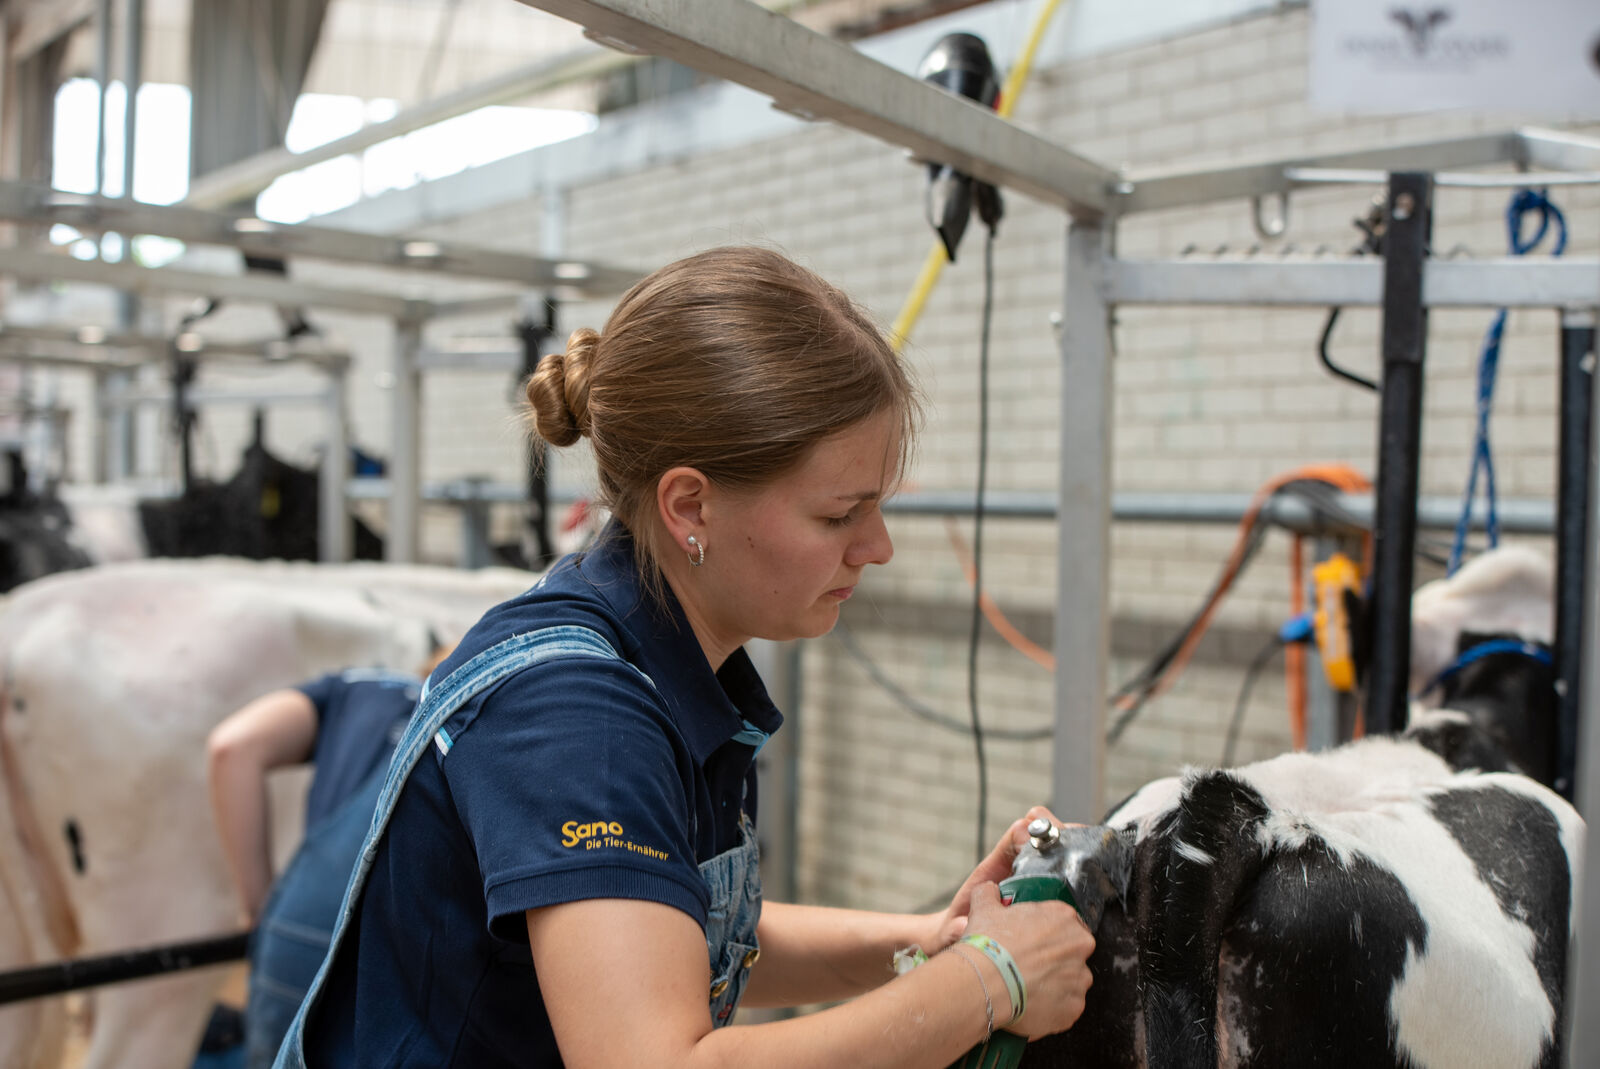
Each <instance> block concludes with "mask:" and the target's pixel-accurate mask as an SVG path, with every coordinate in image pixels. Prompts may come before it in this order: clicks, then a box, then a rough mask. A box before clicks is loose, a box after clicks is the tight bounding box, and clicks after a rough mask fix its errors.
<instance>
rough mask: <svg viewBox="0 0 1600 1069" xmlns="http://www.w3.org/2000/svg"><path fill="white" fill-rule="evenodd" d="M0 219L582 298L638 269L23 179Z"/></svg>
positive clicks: (618, 285)
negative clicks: (268, 218) (271, 219)
mask: <svg viewBox="0 0 1600 1069" xmlns="http://www.w3.org/2000/svg"><path fill="white" fill-rule="evenodd" d="M0 219H9V220H13V221H15V222H21V223H38V224H50V223H61V224H65V225H67V226H70V227H73V228H74V229H77V230H81V231H87V232H90V233H100V232H104V231H108V230H109V231H115V232H117V233H119V234H158V235H160V236H162V237H168V238H175V239H176V240H178V241H185V242H190V243H192V244H200V245H224V246H228V247H231V248H236V249H239V250H240V251H241V252H246V253H250V254H251V255H259V256H292V257H307V258H310V259H315V260H330V261H336V262H341V263H351V264H361V265H363V266H371V267H382V268H391V269H394V270H400V271H428V272H434V273H445V274H449V275H454V276H460V277H466V278H487V279H496V280H500V281H506V282H516V283H518V284H520V285H522V286H526V287H528V288H530V289H554V288H556V287H558V286H559V287H562V288H563V289H565V290H576V291H580V292H581V293H582V294H583V295H587V296H606V295H610V294H616V293H621V292H622V291H623V290H625V289H627V288H628V287H629V286H631V285H633V284H634V283H635V282H637V281H638V280H639V278H640V277H641V275H640V272H638V271H633V270H630V269H628V268H623V267H615V266H611V265H607V264H600V263H592V262H589V261H584V260H566V259H562V260H556V259H546V258H544V257H538V256H522V255H518V254H516V253H510V252H501V251H499V250H496V249H484V248H476V247H473V246H468V245H458V244H454V243H451V242H446V241H437V240H435V239H433V238H420V237H406V236H395V235H388V234H368V233H362V232H360V231H355V230H341V229H338V228H335V227H325V226H311V225H307V224H305V223H296V224H292V225H289V224H283V223H272V222H268V221H266V220H264V219H258V218H256V217H255V216H253V215H236V214H230V213H227V212H210V211H202V210H199V209H196V208H189V207H184V206H182V205H160V204H141V203H140V202H138V201H134V200H124V199H120V198H119V199H112V198H107V197H93V196H86V195H84V194H80V193H63V192H61V191H59V190H53V189H50V188H49V187H47V186H44V185H39V184H36V183H29V182H9V181H0Z"/></svg>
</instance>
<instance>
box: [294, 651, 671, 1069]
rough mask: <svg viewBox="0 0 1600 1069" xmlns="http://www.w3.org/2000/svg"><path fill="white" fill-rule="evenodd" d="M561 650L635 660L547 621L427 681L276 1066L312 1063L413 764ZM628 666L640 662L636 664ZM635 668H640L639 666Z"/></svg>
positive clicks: (560, 654)
mask: <svg viewBox="0 0 1600 1069" xmlns="http://www.w3.org/2000/svg"><path fill="white" fill-rule="evenodd" d="M559 657H596V658H602V659H609V660H615V661H622V662H623V663H624V664H628V662H627V661H626V660H624V659H623V658H622V657H621V656H620V655H619V654H618V653H617V651H616V650H614V649H612V647H611V644H610V643H608V642H607V641H606V640H605V639H604V638H602V637H601V636H600V635H599V634H597V633H596V632H594V631H591V630H590V629H588V628H587V627H575V626H561V627H547V628H542V629H540V630H538V631H528V632H524V633H523V634H520V635H514V636H512V637H511V638H508V639H506V640H505V641H504V642H501V643H499V644H497V645H494V646H491V647H489V648H488V649H486V650H484V651H483V652H482V653H480V654H478V655H477V656H476V657H473V658H472V659H471V660H469V661H467V662H466V663H465V664H463V665H461V666H459V667H458V668H456V670H455V671H453V672H451V673H450V674H449V675H448V676H446V677H445V678H444V679H443V680H442V681H441V682H440V683H439V685H438V686H437V687H435V686H434V685H433V680H432V678H430V679H429V680H428V682H427V684H425V685H424V686H423V689H422V700H421V701H420V702H419V703H418V705H417V711H416V712H415V713H413V714H412V715H411V722H410V723H409V724H407V725H406V730H405V733H404V734H403V735H401V736H400V742H399V745H398V746H396V747H395V753H394V759H393V760H392V761H391V762H390V764H389V772H388V775H387V776H386V777H385V778H384V782H383V789H382V790H381V791H380V792H379V794H378V805H377V809H376V810H375V811H374V812H373V814H372V824H371V826H370V827H369V828H368V829H367V837H366V840H365V841H364V842H363V843H362V845H361V856H360V857H359V858H358V859H357V861H356V867H355V870H354V871H353V872H352V873H351V874H350V882H349V884H348V885H347V886H346V887H345V892H344V903H343V905H341V906H340V907H339V920H338V923H337V924H336V925H335V926H334V929H333V939H332V941H331V942H330V943H329V944H328V953H327V956H325V957H324V958H323V959H322V967H321V968H320V969H318V970H317V976H316V979H315V980H313V981H312V982H311V989H310V991H308V992H307V993H306V997H305V1000H304V1001H303V1002H301V1003H300V1009H299V1010H298V1011H297V1012H296V1013H295V1017H294V1021H293V1023H292V1024H291V1025H290V1026H289V1033H288V1035H287V1036H285V1037H284V1044H283V1046H282V1047H281V1048H280V1049H279V1051H278V1058H277V1061H275V1062H274V1063H273V1065H274V1066H275V1069H305V1067H306V1062H305V1046H304V1040H305V1023H306V1014H307V1012H308V1010H309V1009H310V1007H311V1006H312V1004H313V1003H315V1002H316V1000H317V996H318V995H319V994H320V993H321V991H322V985H323V982H324V981H325V980H326V979H327V975H328V971H329V968H330V967H331V965H332V962H333V959H334V955H335V954H337V953H338V950H339V945H340V943H341V942H342V941H343V938H344V934H345V931H346V929H347V928H348V927H349V925H350V921H351V918H352V917H353V916H354V915H355V911H356V906H357V904H358V902H359V900H360V897H361V890H362V888H363V887H364V886H365V885H366V880H367V873H368V872H370V871H371V869H372V863H373V860H374V859H375V858H376V857H377V855H378V845H379V842H380V840H381V839H382V838H383V833H384V829H386V828H387V827H388V826H389V818H390V817H391V816H393V814H394V807H395V803H396V801H398V799H399V797H400V791H401V788H403V787H404V786H405V783H406V780H407V779H408V778H409V777H410V775H411V770H412V769H413V768H415V767H416V765H417V762H418V761H419V760H421V758H422V755H423V754H424V753H426V752H427V750H428V747H430V746H433V745H439V746H440V748H441V749H443V750H446V751H447V750H448V748H449V740H448V736H446V737H444V738H442V739H441V738H439V736H440V735H441V729H442V728H443V727H444V724H445V721H447V720H449V719H450V717H451V716H453V715H454V714H455V712H456V710H458V709H460V708H461V707H462V706H463V705H465V704H466V703H467V702H469V701H471V700H472V698H473V697H474V696H476V695H477V694H479V693H481V692H482V691H484V690H486V689H488V688H489V687H492V686H493V685H495V684H496V683H498V682H500V681H501V680H502V679H505V678H506V677H507V676H509V675H512V674H514V673H516V672H519V671H521V670H522V669H524V668H527V667H529V666H530V665H535V664H539V663H542V662H544V661H549V660H553V659H555V658H559ZM629 667H630V668H631V667H633V666H632V665H631V664H630V665H629ZM633 670H634V671H635V672H639V670H638V669H637V668H634V669H633ZM639 677H640V678H641V679H643V680H644V681H645V682H647V683H650V685H651V687H652V688H653V687H654V686H655V684H654V683H653V682H651V680H650V677H649V676H647V675H645V674H644V673H643V672H639Z"/></svg>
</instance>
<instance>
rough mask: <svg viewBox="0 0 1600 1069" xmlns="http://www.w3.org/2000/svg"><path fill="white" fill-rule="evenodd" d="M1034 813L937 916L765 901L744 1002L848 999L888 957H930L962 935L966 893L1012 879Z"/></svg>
mask: <svg viewBox="0 0 1600 1069" xmlns="http://www.w3.org/2000/svg"><path fill="white" fill-rule="evenodd" d="M1036 817H1045V818H1047V819H1049V820H1051V821H1052V822H1055V818H1054V817H1053V816H1052V815H1051V813H1050V812H1049V810H1047V809H1044V808H1042V807H1038V806H1036V807H1034V808H1033V809H1032V810H1030V811H1029V812H1028V815H1027V816H1025V817H1023V818H1022V819H1021V820H1018V821H1016V822H1015V823H1014V824H1012V825H1011V827H1010V828H1008V829H1006V832H1005V834H1004V835H1002V836H1001V837H1000V840H999V842H997V843H996V844H995V848H994V849H993V850H991V851H990V852H989V856H988V857H986V858H984V859H983V862H982V863H981V864H979V866H978V867H977V868H976V869H974V870H973V872H972V874H971V875H970V876H968V877H967V879H966V881H965V882H964V883H962V885H961V888H960V889H959V890H958V891H957V892H956V895H955V897H954V899H952V901H951V903H950V905H949V906H948V907H947V908H946V909H945V910H944V911H943V912H942V913H929V914H904V913H870V912H864V911H860V910H848V909H828V908H825V907H821V906H796V905H789V904H787V903H782V902H764V903H763V904H762V907H761V923H760V925H759V927H758V928H757V936H758V938H759V941H760V944H761V961H762V964H763V965H765V966H766V967H765V968H760V969H756V970H754V971H753V972H752V973H751V974H750V983H749V986H748V987H746V989H745V996H744V1001H745V1003H746V1004H747V1005H751V1006H804V1005H809V1004H811V1003H816V1002H833V1001H836V1000H838V999H845V998H853V997H855V996H856V995H859V994H862V993H863V992H866V991H870V990H872V989H873V988H875V987H877V986H879V985H880V984H883V983H886V982H887V981H888V980H889V979H890V978H891V977H893V975H894V972H893V968H892V965H893V959H894V952H895V951H897V950H900V949H902V948H905V947H909V946H911V945H913V944H915V945H917V946H920V947H921V948H922V949H923V950H924V951H926V952H927V953H929V954H933V953H935V952H936V951H939V950H941V949H943V948H944V947H947V946H949V945H950V944H951V943H953V942H955V941H956V940H957V939H959V938H960V937H961V934H962V932H963V931H965V929H966V925H967V911H968V909H969V908H970V905H971V900H972V891H973V888H975V887H977V886H979V885H981V884H984V883H998V882H999V881H1001V880H1003V879H1005V878H1006V877H1007V876H1009V875H1011V862H1012V860H1013V859H1014V858H1015V857H1016V856H1017V851H1018V850H1019V849H1020V848H1021V846H1022V844H1023V843H1025V842H1027V841H1028V834H1027V831H1026V830H1025V829H1026V828H1027V826H1028V822H1029V821H1030V820H1033V819H1034V818H1036Z"/></svg>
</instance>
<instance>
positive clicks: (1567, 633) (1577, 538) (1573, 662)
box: [1554, 309, 1595, 798]
mask: <svg viewBox="0 0 1600 1069" xmlns="http://www.w3.org/2000/svg"><path fill="white" fill-rule="evenodd" d="M1594 330H1595V313H1594V312H1593V311H1592V310H1583V311H1576V310H1570V309H1569V310H1564V311H1563V312H1562V313H1561V431H1560V436H1561V437H1560V446H1559V447H1558V450H1557V457H1558V468H1557V472H1556V487H1557V490H1556V500H1557V505H1556V620H1555V633H1556V648H1555V661H1556V710H1557V718H1556V779H1555V784H1554V786H1555V789H1556V790H1557V791H1559V792H1560V793H1561V794H1562V796H1563V797H1566V798H1571V797H1572V778H1573V774H1574V769H1575V768H1576V766H1577V760H1578V712H1579V691H1580V689H1581V683H1582V672H1581V670H1580V669H1581V667H1582V660H1583V592H1584V590H1585V589H1587V587H1586V586H1585V583H1584V571H1583V569H1584V560H1585V555H1586V552H1587V546H1588V544H1589V533H1590V530H1591V528H1590V527H1589V450H1590V447H1589V442H1590V439H1591V438H1592V437H1593V434H1594V429H1593V428H1594V416H1593V405H1592V402H1593V397H1594V387H1593V379H1594V359H1595V345H1594Z"/></svg>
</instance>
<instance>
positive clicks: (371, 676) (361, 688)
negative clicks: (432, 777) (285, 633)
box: [295, 668, 422, 828]
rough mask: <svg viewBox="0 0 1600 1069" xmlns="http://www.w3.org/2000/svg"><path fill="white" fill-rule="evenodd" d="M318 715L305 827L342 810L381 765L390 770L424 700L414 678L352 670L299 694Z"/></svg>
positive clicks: (320, 680)
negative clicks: (397, 746)
mask: <svg viewBox="0 0 1600 1069" xmlns="http://www.w3.org/2000/svg"><path fill="white" fill-rule="evenodd" d="M295 689H296V690H298V691H299V692H300V693H301V694H304V695H305V696H306V697H307V698H309V699H311V704H312V707H313V708H315V709H316V711H317V741H316V746H315V749H313V751H312V753H311V762H312V764H313V765H314V766H315V768H316V772H315V774H314V775H313V777H312V779H311V789H310V790H309V791H307V792H306V827H308V828H309V827H312V826H314V825H315V824H316V823H317V822H318V821H319V820H321V819H322V818H323V817H325V816H327V815H328V814H329V813H331V812H333V811H334V810H335V809H337V808H338V807H339V805H340V804H341V803H342V802H343V801H344V800H345V799H346V798H349V797H350V796H351V795H352V794H354V793H355V791H356V789H357V788H358V787H360V786H361V785H362V784H363V783H365V782H366V780H367V777H368V776H370V775H372V772H373V770H374V769H376V768H377V767H378V766H379V765H383V766H385V767H387V765H388V764H389V758H390V756H391V755H392V754H393V753H394V747H395V744H396V743H398V742H399V741H400V735H401V733H402V732H404V731H405V729H406V721H408V720H410V719H411V713H412V711H413V710H414V709H415V708H416V706H417V698H418V697H420V696H421V694H422V680H420V679H418V678H417V677H416V676H411V675H405V674H403V673H400V672H390V671H385V670H383V669H368V668H352V669H348V670H346V671H343V672H330V673H329V674H328V675H325V676H321V677H319V678H317V679H313V680H312V681H310V682H309V683H302V684H301V685H300V686H298V687H296V688H295Z"/></svg>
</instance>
